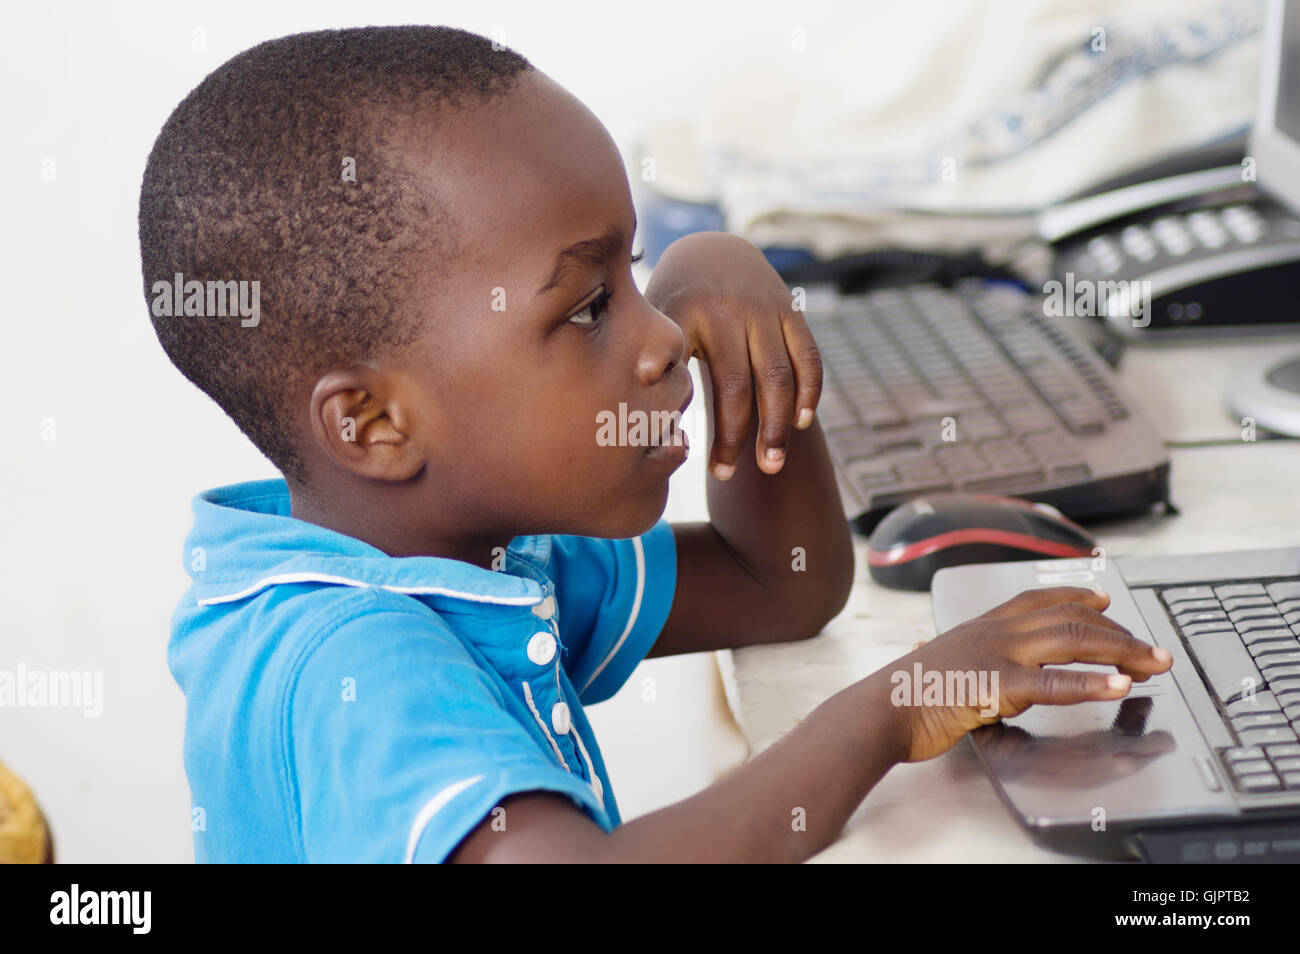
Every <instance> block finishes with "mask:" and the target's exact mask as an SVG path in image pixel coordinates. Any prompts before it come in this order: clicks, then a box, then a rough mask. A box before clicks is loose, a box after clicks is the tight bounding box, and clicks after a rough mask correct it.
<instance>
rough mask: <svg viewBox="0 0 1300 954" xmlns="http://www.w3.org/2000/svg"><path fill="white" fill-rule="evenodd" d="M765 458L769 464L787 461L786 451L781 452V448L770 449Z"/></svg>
mask: <svg viewBox="0 0 1300 954" xmlns="http://www.w3.org/2000/svg"><path fill="white" fill-rule="evenodd" d="M763 456H765V457H766V458H767V462H768V463H769V464H779V463H781V461H783V460H785V451H783V450H781V449H780V448H779V447H769V448H768V449H767V453H766V454H765V455H763Z"/></svg>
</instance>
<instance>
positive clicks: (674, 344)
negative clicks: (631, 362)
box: [637, 304, 686, 385]
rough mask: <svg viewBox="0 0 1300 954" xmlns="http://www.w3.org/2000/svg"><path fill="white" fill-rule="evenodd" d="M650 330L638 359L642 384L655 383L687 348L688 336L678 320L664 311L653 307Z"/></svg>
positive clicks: (676, 362) (650, 309) (679, 360)
mask: <svg viewBox="0 0 1300 954" xmlns="http://www.w3.org/2000/svg"><path fill="white" fill-rule="evenodd" d="M646 308H647V309H648V310H649V313H650V320H649V330H648V331H647V333H646V336H645V343H644V344H643V346H642V348H641V354H640V355H639V357H638V361H637V373H638V377H639V378H640V380H641V383H642V384H646V385H650V384H654V383H655V382H656V381H658V380H659V379H660V378H662V377H663V376H664V375H665V374H667V373H668V372H670V371H672V369H673V368H674V367H676V366H677V364H678V363H680V362H681V360H682V358H683V357H684V352H685V350H686V336H685V335H683V334H682V329H681V328H680V327H679V326H678V324H677V322H675V321H673V320H672V319H671V318H669V317H668V316H667V315H665V314H664V313H663V312H661V311H659V310H658V309H656V308H653V307H651V306H650V305H649V304H647V305H646Z"/></svg>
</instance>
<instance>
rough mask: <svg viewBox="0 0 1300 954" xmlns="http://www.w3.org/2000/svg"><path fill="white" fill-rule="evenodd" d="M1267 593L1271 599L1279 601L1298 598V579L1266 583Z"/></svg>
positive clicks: (1299, 590) (1299, 584)
mask: <svg viewBox="0 0 1300 954" xmlns="http://www.w3.org/2000/svg"><path fill="white" fill-rule="evenodd" d="M1268 595H1269V596H1271V597H1273V601H1274V602H1276V603H1281V602H1282V601H1283V600H1294V599H1300V580H1284V581H1282V582H1280V583H1270V584H1269V585H1268Z"/></svg>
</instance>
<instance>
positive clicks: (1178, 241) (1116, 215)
mask: <svg viewBox="0 0 1300 954" xmlns="http://www.w3.org/2000/svg"><path fill="white" fill-rule="evenodd" d="M1250 175H1251V168H1250V160H1240V161H1238V162H1236V163H1233V164H1230V165H1223V166H1219V167H1217V168H1212V169H1201V170H1197V171H1193V172H1184V173H1181V174H1177V175H1171V176H1166V177H1164V178H1159V179H1154V180H1151V181H1145V182H1137V183H1133V184H1130V185H1125V186H1122V187H1120V188H1116V189H1112V190H1110V191H1104V192H1100V193H1096V194H1093V195H1089V196H1086V197H1083V198H1080V199H1076V200H1074V201H1070V202H1065V203H1062V204H1060V205H1057V206H1054V207H1052V208H1049V209H1047V210H1045V211H1044V212H1042V213H1041V214H1040V215H1039V217H1038V231H1039V237H1040V238H1041V239H1042V240H1044V241H1046V242H1048V243H1050V244H1051V245H1052V246H1053V247H1054V250H1055V258H1054V261H1053V268H1052V271H1053V280H1054V282H1055V283H1056V284H1054V285H1052V288H1051V289H1050V291H1051V292H1052V293H1055V294H1058V295H1059V296H1060V297H1061V298H1062V299H1063V300H1064V303H1065V304H1066V305H1070V304H1072V301H1073V299H1072V296H1071V294H1070V293H1071V292H1072V291H1074V290H1076V289H1078V290H1079V291H1078V294H1079V296H1080V297H1081V298H1082V297H1083V296H1085V295H1086V296H1091V298H1090V300H1088V301H1085V302H1084V305H1085V306H1090V307H1092V308H1094V309H1095V310H1092V311H1089V312H1087V313H1088V314H1092V315H1095V316H1096V317H1098V318H1100V319H1102V320H1103V321H1104V322H1105V326H1106V328H1107V330H1108V331H1110V332H1112V333H1113V334H1116V335H1118V336H1120V337H1121V338H1125V339H1128V340H1132V341H1137V340H1144V341H1145V340H1159V339H1170V338H1203V337H1214V336H1225V335H1232V336H1241V335H1247V334H1251V335H1255V334H1260V335H1262V334H1280V333H1288V332H1291V333H1295V332H1300V306H1298V305H1297V298H1296V289H1297V288H1298V287H1300V218H1297V217H1296V216H1295V215H1293V214H1292V213H1291V212H1290V210H1289V209H1287V208H1286V207H1285V206H1283V205H1281V204H1280V203H1278V202H1276V201H1275V200H1273V199H1272V198H1270V197H1269V196H1267V195H1266V194H1264V193H1263V192H1261V191H1260V190H1259V189H1258V188H1257V187H1256V186H1255V185H1254V183H1253V182H1250V181H1246V179H1248V178H1249V177H1250ZM1049 284H1050V283H1049ZM1058 286H1059V287H1058Z"/></svg>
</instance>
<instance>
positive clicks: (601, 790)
mask: <svg viewBox="0 0 1300 954" xmlns="http://www.w3.org/2000/svg"><path fill="white" fill-rule="evenodd" d="M570 731H571V732H572V734H573V741H575V742H577V743H578V751H579V752H581V753H582V758H583V760H584V761H586V763H587V775H588V777H589V778H590V779H591V789H592V791H594V792H595V793H596V797H597V798H599V799H600V807H601V808H604V807H605V786H604V785H602V784H601V782H600V776H599V775H597V774H596V766H594V765H592V764H591V756H590V755H588V754H587V747H586V746H585V745H583V744H582V733H581V732H579V731H578V727H577V726H576V725H575V726H574V727H573V728H572V729H571V730H570Z"/></svg>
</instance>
